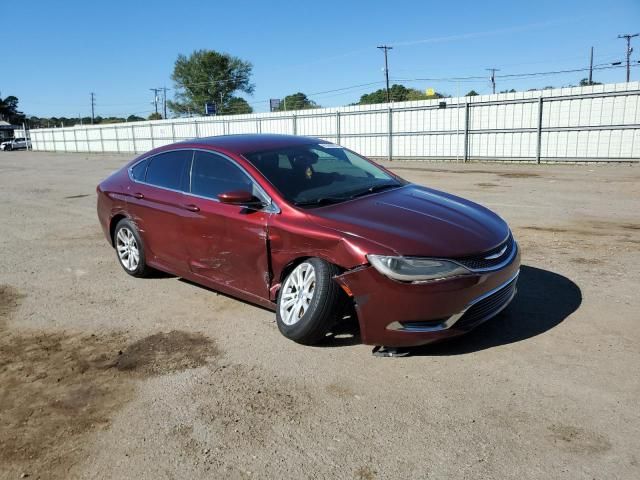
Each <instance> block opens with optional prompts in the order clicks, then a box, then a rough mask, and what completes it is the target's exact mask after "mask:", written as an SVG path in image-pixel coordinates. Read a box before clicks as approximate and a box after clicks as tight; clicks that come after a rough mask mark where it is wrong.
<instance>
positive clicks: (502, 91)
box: [500, 88, 516, 93]
mask: <svg viewBox="0 0 640 480" xmlns="http://www.w3.org/2000/svg"><path fill="white" fill-rule="evenodd" d="M500 93H516V90H515V89H514V88H512V89H511V90H500Z"/></svg>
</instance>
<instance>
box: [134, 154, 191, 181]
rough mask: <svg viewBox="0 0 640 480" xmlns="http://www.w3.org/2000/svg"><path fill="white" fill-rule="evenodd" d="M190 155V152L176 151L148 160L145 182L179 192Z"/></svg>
mask: <svg viewBox="0 0 640 480" xmlns="http://www.w3.org/2000/svg"><path fill="white" fill-rule="evenodd" d="M192 155H193V152H192V151H191V150H177V151H175V152H167V153H160V154H159V155H156V156H154V157H152V158H150V159H149V160H148V166H147V175H146V177H145V182H146V183H150V184H151V185H155V186H158V187H163V188H170V189H172V190H181V189H182V188H181V187H182V185H183V180H184V176H185V173H186V170H187V165H188V164H189V163H190V162H191V156H192Z"/></svg>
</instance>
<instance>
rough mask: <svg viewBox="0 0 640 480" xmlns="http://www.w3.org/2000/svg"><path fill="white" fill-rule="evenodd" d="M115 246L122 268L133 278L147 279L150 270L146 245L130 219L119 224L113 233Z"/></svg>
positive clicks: (124, 219)
mask: <svg viewBox="0 0 640 480" xmlns="http://www.w3.org/2000/svg"><path fill="white" fill-rule="evenodd" d="M113 246H114V248H115V251H116V257H117V258H118V262H119V263H120V266H121V267H122V268H123V269H124V271H125V272H127V273H128V274H129V275H131V276H132V277H146V276H147V275H148V274H149V272H150V270H151V269H150V268H149V267H148V266H147V264H146V261H145V260H146V259H145V255H144V244H143V243H142V239H141V238H140V234H139V233H138V229H137V228H136V226H135V225H134V224H133V222H131V220H129V219H128V218H123V219H122V220H120V221H119V222H118V224H117V225H116V228H115V230H114V232H113Z"/></svg>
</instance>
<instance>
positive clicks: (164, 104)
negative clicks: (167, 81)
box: [162, 87, 167, 120]
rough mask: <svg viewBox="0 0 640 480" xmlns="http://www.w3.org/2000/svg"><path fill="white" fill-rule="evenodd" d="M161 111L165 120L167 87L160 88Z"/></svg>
mask: <svg viewBox="0 0 640 480" xmlns="http://www.w3.org/2000/svg"><path fill="white" fill-rule="evenodd" d="M162 109H163V111H164V118H165V120H166V118H167V87H162Z"/></svg>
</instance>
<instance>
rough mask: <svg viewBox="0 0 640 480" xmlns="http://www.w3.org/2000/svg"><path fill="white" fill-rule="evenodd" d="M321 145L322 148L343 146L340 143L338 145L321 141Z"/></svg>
mask: <svg viewBox="0 0 640 480" xmlns="http://www.w3.org/2000/svg"><path fill="white" fill-rule="evenodd" d="M320 146H321V147H322V148H342V147H341V146H340V145H336V144H335V143H321V144H320Z"/></svg>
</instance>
